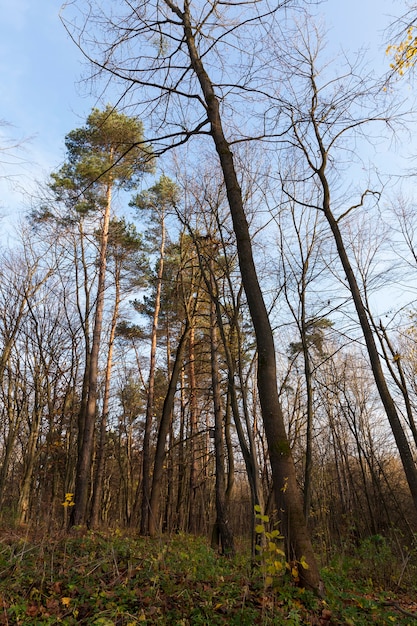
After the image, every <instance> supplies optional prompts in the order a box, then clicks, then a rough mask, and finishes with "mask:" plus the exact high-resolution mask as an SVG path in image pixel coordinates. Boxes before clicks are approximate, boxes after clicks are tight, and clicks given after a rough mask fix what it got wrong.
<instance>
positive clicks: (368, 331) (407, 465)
mask: <svg viewBox="0 0 417 626" xmlns="http://www.w3.org/2000/svg"><path fill="white" fill-rule="evenodd" d="M325 165H326V160H325V159H324V163H323V165H322V167H321V169H320V170H319V171H318V172H317V173H318V175H319V177H320V182H321V184H322V188H323V212H324V215H325V217H326V219H327V221H328V223H329V226H330V228H331V231H332V233H333V237H334V240H335V242H336V247H337V251H338V254H339V258H340V261H341V263H342V267H343V270H344V272H345V274H346V278H347V281H348V284H349V289H350V292H351V294H352V299H353V302H354V304H355V308H356V312H357V314H358V318H359V323H360V325H361V328H362V332H363V336H364V338H365V343H366V347H367V351H368V355H369V360H370V363H371V368H372V372H373V375H374V379H375V383H376V386H377V389H378V392H379V396H380V398H381V401H382V404H383V405H384V408H385V412H386V415H387V417H388V421H389V423H390V426H391V430H392V433H393V435H394V439H395V443H396V444H397V448H398V452H399V454H400V457H401V461H402V465H403V468H404V472H405V475H406V477H407V482H408V486H409V488H410V492H411V496H412V498H413V502H414V507H415V509H416V511H417V469H416V465H415V463H414V459H413V455H412V453H411V450H410V446H409V444H408V440H407V437H406V435H405V432H404V429H403V427H402V424H401V420H400V417H399V415H398V412H397V409H396V407H395V403H394V400H393V398H392V396H391V394H390V391H389V389H388V385H387V381H386V379H385V375H384V372H383V370H382V365H381V359H380V357H379V353H378V349H377V347H376V343H375V339H374V335H373V333H372V328H371V325H370V323H369V319H368V315H367V312H366V308H365V305H364V303H363V300H362V296H361V292H360V289H359V286H358V283H357V280H356V277H355V274H354V272H353V269H352V266H351V264H350V261H349V258H348V255H347V252H346V248H345V245H344V242H343V237H342V234H341V232H340V228H339V225H338V222H337V220H336V219H335V217H334V215H333V213H332V211H331V208H330V189H329V185H328V181H327V178H326V176H325V173H324V172H325Z"/></svg>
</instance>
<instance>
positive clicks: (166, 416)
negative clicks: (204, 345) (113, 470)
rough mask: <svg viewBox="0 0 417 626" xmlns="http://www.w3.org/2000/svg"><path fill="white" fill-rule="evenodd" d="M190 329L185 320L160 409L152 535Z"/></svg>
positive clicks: (153, 494) (155, 531)
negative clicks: (171, 422) (176, 393)
mask: <svg viewBox="0 0 417 626" xmlns="http://www.w3.org/2000/svg"><path fill="white" fill-rule="evenodd" d="M189 331H190V326H189V322H188V321H187V322H186V325H185V328H184V330H183V333H182V335H181V338H180V341H179V343H178V347H177V353H176V355H175V361H174V366H173V368H172V373H171V378H170V380H169V385H168V391H167V394H166V396H165V401H164V406H163V409H162V416H161V422H160V424H159V430H158V438H157V442H156V451H155V462H154V468H153V477H152V490H151V497H150V503H149V524H148V532H149V535H150V536H151V537H154V536H155V535H156V534H157V532H158V530H159V527H160V520H159V515H160V508H161V494H162V477H163V473H164V461H165V446H166V440H167V436H168V432H169V424H170V421H171V416H172V409H173V406H174V398H175V392H176V388H177V383H178V378H179V375H180V372H181V367H182V358H183V355H184V351H185V345H186V340H187V337H188V334H189Z"/></svg>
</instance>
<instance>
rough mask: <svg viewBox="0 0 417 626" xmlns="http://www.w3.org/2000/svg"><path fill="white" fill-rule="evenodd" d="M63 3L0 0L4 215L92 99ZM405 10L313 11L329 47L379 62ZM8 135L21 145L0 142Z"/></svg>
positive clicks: (342, 5) (359, 1)
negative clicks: (390, 29) (362, 52)
mask: <svg viewBox="0 0 417 626" xmlns="http://www.w3.org/2000/svg"><path fill="white" fill-rule="evenodd" d="M77 2H81V0H77ZM61 4H62V0H38V1H37V2H34V1H33V0H0V16H1V20H0V85H1V88H0V121H1V122H2V125H1V126H0V142H1V143H0V215H2V216H3V219H4V220H5V221H6V222H7V221H12V220H13V218H14V217H15V216H16V215H19V214H20V213H22V212H24V211H25V210H26V207H27V198H26V195H25V194H26V192H29V193H30V192H31V191H33V190H34V189H35V188H36V183H37V181H42V180H45V179H46V177H47V175H48V174H49V173H50V172H51V171H53V170H55V169H57V167H59V165H60V164H61V163H62V162H63V160H64V156H65V149H64V138H65V135H66V134H67V133H68V132H69V131H71V130H72V129H74V128H77V127H79V126H82V125H83V124H84V122H85V119H86V117H87V116H88V113H89V112H90V110H91V108H92V107H93V106H94V105H96V104H97V103H96V100H95V98H94V96H93V95H91V94H89V92H88V86H86V85H84V84H83V83H82V81H81V78H82V75H83V58H82V55H81V53H80V52H79V50H78V49H77V48H76V46H75V45H74V43H73V42H72V41H71V40H70V39H69V37H68V35H67V33H66V31H65V29H64V27H63V25H62V24H61V21H60V18H59V13H60V9H61ZM404 10H405V8H404V2H403V1H402V0H349V2H342V1H341V0H327V1H324V2H323V3H322V4H320V6H319V7H318V9H317V12H318V13H320V14H321V15H323V19H324V23H325V25H326V26H327V27H328V28H329V35H328V39H329V41H330V42H331V45H332V46H334V48H335V50H337V49H338V48H339V47H343V48H344V49H348V50H350V51H355V50H357V49H358V48H360V47H363V46H365V47H367V48H369V56H370V59H371V61H370V62H371V63H373V62H375V64H376V66H378V67H379V68H380V69H381V70H383V69H384V66H386V67H388V64H389V60H388V59H387V57H386V55H385V52H384V51H385V47H386V34H385V36H384V29H385V28H386V27H387V26H388V25H389V23H390V22H391V21H392V19H393V16H395V15H397V16H398V15H401V14H402V13H403V12H404ZM5 123H7V125H5ZM14 142H23V143H22V147H21V148H20V149H13V150H11V151H10V152H7V151H5V150H4V148H5V147H6V146H7V145H8V144H9V143H12V144H13V143H14Z"/></svg>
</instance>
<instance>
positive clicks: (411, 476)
mask: <svg viewBox="0 0 417 626" xmlns="http://www.w3.org/2000/svg"><path fill="white" fill-rule="evenodd" d="M317 35H318V33H316V37H317V39H316V41H313V37H312V36H311V34H309V35H308V36H307V37H306V36H305V34H304V32H302V31H301V29H300V30H299V32H298V41H297V42H294V52H293V55H292V56H291V57H290V58H288V56H286V57H285V58H284V57H282V63H283V65H284V67H286V68H287V72H288V78H289V81H293V82H292V83H291V82H290V83H289V89H288V98H287V99H285V98H282V100H281V103H280V111H282V112H283V116H284V117H285V120H286V122H285V123H286V124H287V126H286V128H287V133H288V135H287V139H286V141H287V142H288V145H289V150H290V155H291V157H293V156H294V150H296V154H297V159H298V158H299V159H300V160H299V163H300V174H299V178H300V179H301V180H305V177H306V175H307V176H308V175H310V176H312V177H313V185H314V189H315V190H316V194H317V196H316V200H315V201H314V203H312V202H311V201H310V200H308V199H305V198H304V197H302V196H301V197H297V194H295V197H294V195H293V194H292V192H291V191H290V190H289V187H288V186H287V184H286V181H284V182H283V188H284V190H285V192H286V193H287V195H288V196H289V197H290V198H291V199H292V200H294V201H296V202H298V203H299V204H300V205H301V206H312V207H315V208H316V209H317V211H319V212H320V213H321V214H322V215H323V216H324V218H325V220H326V221H327V224H328V226H329V228H330V231H331V233H332V236H333V238H334V242H335V245H336V249H337V254H338V258H339V260H340V263H341V266H342V269H343V272H344V276H345V280H346V281H347V285H348V287H349V290H350V294H351V296H352V301H353V303H354V306H355V310H356V313H357V316H358V319H359V324H360V327H361V330H362V333H363V337H364V340H365V344H366V348H367V352H368V355H369V361H370V365H371V368H372V372H373V375H374V380H375V384H376V387H377V389H378V392H379V395H380V398H381V402H382V404H383V406H384V408H385V412H386V415H387V417H388V421H389V423H390V426H391V430H392V433H393V435H394V438H395V441H396V444H397V448H398V451H399V454H400V457H401V460H402V464H403V467H404V471H405V474H406V477H407V481H408V485H409V488H410V492H411V494H412V498H413V502H414V506H415V508H416V510H417V468H416V465H415V463H414V459H413V455H412V452H411V449H410V446H409V443H408V440H407V436H406V434H405V432H404V429H403V426H402V423H401V418H400V415H399V412H398V410H397V407H396V405H395V402H394V400H393V398H392V395H391V393H390V390H389V387H388V384H387V381H386V378H385V374H384V370H383V366H382V362H381V358H380V355H379V352H378V348H377V344H376V341H375V337H374V334H373V330H372V325H371V321H370V316H369V314H368V311H367V308H366V306H365V301H364V298H363V296H362V293H361V288H360V285H359V281H358V277H357V276H358V273H357V272H355V268H354V266H353V263H352V262H351V259H350V258H349V254H348V249H347V246H346V244H345V237H344V236H343V232H342V225H343V223H344V222H345V221H346V220H347V218H348V216H350V215H351V214H352V213H353V212H354V211H355V210H358V209H359V208H362V207H363V206H364V205H365V204H366V203H367V201H368V200H369V198H371V199H372V198H375V197H376V198H379V193H378V192H375V191H373V190H372V189H369V188H366V189H365V190H362V192H360V194H359V198H358V199H357V201H356V202H353V203H352V204H351V203H350V202H351V201H350V200H346V202H349V204H348V206H347V207H346V206H345V207H344V208H343V209H342V210H341V212H340V213H339V215H337V213H336V211H337V208H336V206H337V204H336V206H334V201H333V195H332V189H333V184H332V183H333V180H334V178H333V176H332V175H333V174H334V171H335V170H336V171H337V158H334V159H332V156H333V154H335V155H340V154H341V152H343V149H344V145H343V141H344V140H345V138H347V136H353V137H354V136H355V135H356V134H359V133H360V131H361V129H362V127H365V126H366V128H369V127H370V126H371V124H372V123H373V124H383V125H386V124H387V122H390V123H392V122H393V115H392V114H391V112H390V110H389V109H388V110H387V105H386V102H385V98H384V99H383V101H381V102H380V100H382V98H383V95H384V92H383V90H382V85H381V84H380V83H379V82H375V81H371V80H370V79H369V83H366V82H365V81H364V78H363V76H362V75H361V74H360V73H359V74H358V73H357V68H355V67H351V66H349V64H348V68H347V71H346V72H344V73H342V74H341V75H340V76H339V77H336V78H335V77H332V79H330V81H329V82H327V81H326V79H325V78H324V76H323V78H321V72H320V69H319V61H318V57H319V50H320V38H319V37H318V36H317ZM290 74H291V77H292V78H290ZM295 77H297V81H299V83H300V84H297V83H296V81H295V80H294V79H295ZM381 96H382V98H381ZM379 107H380V108H379ZM363 111H365V114H364V113H363ZM370 137H371V134H370V131H369V134H368V135H367V139H368V138H369V139H370ZM307 172H308V173H307ZM293 183H294V181H293V180H290V184H291V185H293Z"/></svg>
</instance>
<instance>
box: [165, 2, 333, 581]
mask: <svg viewBox="0 0 417 626" xmlns="http://www.w3.org/2000/svg"><path fill="white" fill-rule="evenodd" d="M165 2H166V4H167V5H168V6H169V7H170V8H171V9H172V10H173V11H174V12H175V13H176V15H177V16H178V17H179V18H180V20H181V22H182V25H183V30H184V37H185V42H186V44H187V47H188V53H189V56H190V61H191V66H192V69H193V70H194V72H195V74H196V76H197V79H198V81H199V84H200V87H201V90H202V92H203V96H204V100H205V103H206V107H207V117H208V120H209V122H210V125H211V131H210V132H211V136H212V138H213V141H214V144H215V148H216V151H217V154H218V156H219V160H220V164H221V168H222V172H223V177H224V182H225V186H226V191H227V198H228V202H229V207H230V212H231V216H232V221H233V228H234V232H235V235H236V242H237V250H238V257H239V266H240V271H241V275H242V282H243V286H244V289H245V293H246V298H247V302H248V306H249V311H250V314H251V318H252V322H253V325H254V329H255V334H256V341H257V347H258V389H259V400H260V404H261V410H262V418H263V422H264V428H265V433H266V437H267V441H268V449H269V456H270V463H271V468H272V474H273V482H274V495H275V506H276V509H277V511H278V512H280V511H284V512H285V522H284V525H283V528H282V530H283V531H284V532H285V537H286V541H287V549H288V556H289V558H290V559H295V560H297V561H300V560H301V558H302V557H304V559H305V560H306V561H307V563H308V566H309V567H308V569H306V570H305V569H302V568H300V580H301V583H302V584H303V585H305V586H306V587H309V588H311V589H313V590H315V591H317V592H320V591H321V589H322V582H321V580H320V574H319V570H318V567H317V563H316V559H315V556H314V552H313V548H312V545H311V540H310V536H309V533H308V531H307V526H306V523H305V519H304V514H303V503H302V499H301V493H300V490H299V488H298V485H297V480H296V474H295V466H294V461H293V458H292V454H291V449H290V445H289V442H288V438H287V433H286V430H285V425H284V417H283V414H282V410H281V405H280V402H279V397H278V389H277V372H276V361H275V346H274V340H273V333H272V328H271V325H270V321H269V317H268V312H267V309H266V306H265V302H264V299H263V295H262V291H261V289H260V285H259V280H258V276H257V272H256V268H255V264H254V259H253V253H252V244H251V238H250V233H249V226H248V222H247V219H246V215H245V210H244V205H243V197H242V191H241V189H240V186H239V182H238V179H237V174H236V170H235V165H234V158H233V154H232V152H231V150H230V146H229V143H228V142H227V140H226V138H225V135H224V131H223V127H222V121H221V116H220V108H219V100H218V98H217V96H216V94H215V91H214V87H213V84H212V82H211V80H210V78H209V76H208V74H207V72H206V71H205V68H204V66H203V63H202V60H201V58H200V56H199V54H198V51H197V47H196V43H195V39H194V33H193V29H192V25H191V16H190V14H189V5H188V3H185V9H184V12H181V11H180V10H179V9H178V7H176V6H175V5H174V4H173V3H172V2H171V1H170V0H165Z"/></svg>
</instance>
